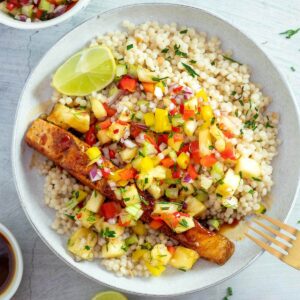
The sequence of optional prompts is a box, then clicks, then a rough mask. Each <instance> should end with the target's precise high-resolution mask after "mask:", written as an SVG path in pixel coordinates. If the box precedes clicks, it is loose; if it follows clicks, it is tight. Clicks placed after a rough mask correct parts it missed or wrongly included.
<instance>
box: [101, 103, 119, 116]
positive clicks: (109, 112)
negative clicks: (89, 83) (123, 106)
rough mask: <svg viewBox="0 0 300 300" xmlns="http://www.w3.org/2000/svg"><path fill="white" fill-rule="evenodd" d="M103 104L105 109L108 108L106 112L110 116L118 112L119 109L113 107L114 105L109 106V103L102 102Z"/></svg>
mask: <svg viewBox="0 0 300 300" xmlns="http://www.w3.org/2000/svg"><path fill="white" fill-rule="evenodd" d="M102 104H103V106H104V109H105V110H106V113H107V116H108V117H112V116H113V115H115V114H116V112H117V110H116V109H114V108H112V107H109V106H108V104H107V103H102Z"/></svg>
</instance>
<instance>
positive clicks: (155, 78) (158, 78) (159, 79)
mask: <svg viewBox="0 0 300 300" xmlns="http://www.w3.org/2000/svg"><path fill="white" fill-rule="evenodd" d="M167 78H169V76H166V77H162V78H160V77H152V80H153V81H158V82H159V81H162V80H165V79H167Z"/></svg>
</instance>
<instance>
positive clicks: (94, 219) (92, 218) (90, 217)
mask: <svg viewBox="0 0 300 300" xmlns="http://www.w3.org/2000/svg"><path fill="white" fill-rule="evenodd" d="M86 220H87V221H88V222H90V223H93V222H95V221H96V218H95V216H93V215H91V216H89V217H88V218H87V219H86Z"/></svg>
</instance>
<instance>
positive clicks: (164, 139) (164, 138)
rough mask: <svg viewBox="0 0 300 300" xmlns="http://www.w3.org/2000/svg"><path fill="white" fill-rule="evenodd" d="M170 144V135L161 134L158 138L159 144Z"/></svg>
mask: <svg viewBox="0 0 300 300" xmlns="http://www.w3.org/2000/svg"><path fill="white" fill-rule="evenodd" d="M162 143H164V144H168V135H167V134H159V135H158V136H157V144H158V145H160V144H162Z"/></svg>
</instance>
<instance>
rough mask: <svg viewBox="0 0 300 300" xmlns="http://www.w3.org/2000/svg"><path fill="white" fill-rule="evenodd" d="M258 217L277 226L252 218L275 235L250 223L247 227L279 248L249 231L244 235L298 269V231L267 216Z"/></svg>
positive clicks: (299, 240)
mask: <svg viewBox="0 0 300 300" xmlns="http://www.w3.org/2000/svg"><path fill="white" fill-rule="evenodd" d="M260 217H261V218H262V219H264V220H266V221H268V222H270V223H271V224H273V225H275V226H276V227H279V228H278V230H276V229H274V228H273V227H270V226H268V225H266V224H264V223H262V222H260V221H258V220H256V219H255V220H253V222H254V223H256V224H257V225H258V226H260V227H262V228H264V229H265V230H267V231H269V232H270V233H272V234H274V235H275V237H272V236H270V235H268V234H266V233H265V232H263V231H261V230H259V229H257V228H255V227H253V226H251V225H249V229H251V230H252V231H254V232H255V233H257V234H259V235H260V236H261V237H263V238H264V239H266V240H268V241H269V242H272V243H273V245H276V246H278V248H279V249H278V250H277V249H275V248H273V247H272V246H271V245H269V244H267V243H265V242H263V241H262V240H260V239H257V238H255V237H254V236H252V235H250V234H249V233H245V235H246V236H247V237H248V238H249V239H251V240H252V241H253V242H255V243H256V244H257V245H258V246H260V247H261V248H263V249H265V250H266V251H268V252H269V253H271V254H272V255H274V256H276V257H277V258H279V259H280V260H281V261H283V262H284V263H286V264H288V265H290V266H291V267H293V268H295V269H298V270H300V231H299V230H297V229H296V228H294V227H292V226H289V225H287V224H284V223H282V222H280V221H278V220H275V219H273V218H271V217H269V216H266V215H260ZM281 230H283V231H285V232H286V233H288V234H286V233H283V232H282V231H281ZM278 238H280V239H281V240H282V241H284V242H282V241H280V240H278Z"/></svg>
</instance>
